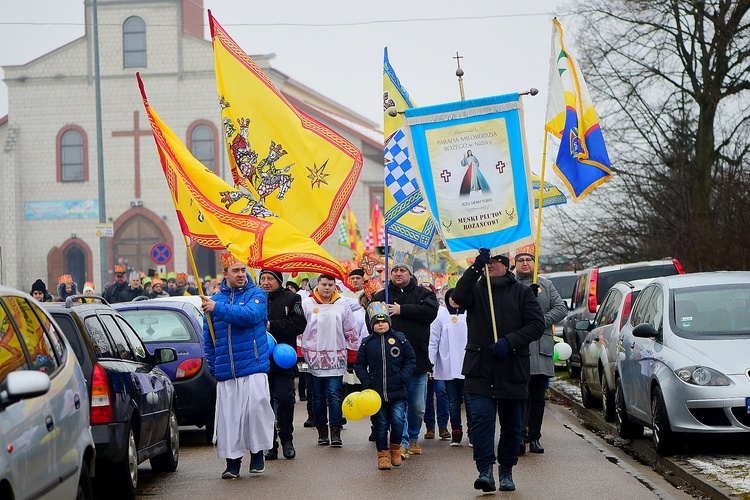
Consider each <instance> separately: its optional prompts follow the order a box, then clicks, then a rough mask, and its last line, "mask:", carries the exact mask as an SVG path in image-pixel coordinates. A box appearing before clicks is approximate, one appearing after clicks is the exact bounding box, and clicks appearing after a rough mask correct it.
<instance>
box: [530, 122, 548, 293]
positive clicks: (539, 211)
mask: <svg viewBox="0 0 750 500" xmlns="http://www.w3.org/2000/svg"><path fill="white" fill-rule="evenodd" d="M548 135H549V134H548V133H547V131H546V130H545V131H544V142H543V145H542V175H541V179H539V208H538V209H537V216H536V242H535V245H534V279H533V281H532V283H536V280H537V274H538V273H539V245H540V242H541V239H542V206H543V205H544V172H545V170H546V166H547V136H548ZM533 191H534V190H533V189H532V192H533Z"/></svg>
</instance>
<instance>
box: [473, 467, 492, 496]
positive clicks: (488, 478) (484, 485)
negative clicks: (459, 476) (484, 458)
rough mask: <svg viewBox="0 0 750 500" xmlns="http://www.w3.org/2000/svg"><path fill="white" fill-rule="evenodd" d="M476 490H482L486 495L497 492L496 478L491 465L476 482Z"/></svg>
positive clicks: (481, 473) (480, 474)
mask: <svg viewBox="0 0 750 500" xmlns="http://www.w3.org/2000/svg"><path fill="white" fill-rule="evenodd" d="M474 489H475V490H482V491H484V492H485V493H489V492H490V491H495V478H494V477H493V476H492V466H491V465H489V466H487V468H485V469H484V470H483V471H482V472H480V473H479V477H478V478H476V480H475V481H474Z"/></svg>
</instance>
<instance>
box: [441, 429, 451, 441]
mask: <svg viewBox="0 0 750 500" xmlns="http://www.w3.org/2000/svg"><path fill="white" fill-rule="evenodd" d="M438 432H439V434H440V439H441V440H443V441H450V440H451V432H450V431H449V430H448V429H447V428H445V427H440V429H438Z"/></svg>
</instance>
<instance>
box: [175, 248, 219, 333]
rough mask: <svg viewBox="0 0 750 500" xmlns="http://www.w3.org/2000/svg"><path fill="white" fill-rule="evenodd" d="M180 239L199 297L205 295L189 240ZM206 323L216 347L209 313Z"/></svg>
mask: <svg viewBox="0 0 750 500" xmlns="http://www.w3.org/2000/svg"><path fill="white" fill-rule="evenodd" d="M182 237H183V238H185V248H187V252H188V258H189V259H190V267H191V268H192V270H193V276H195V284H196V285H197V286H198V293H199V294H201V295H206V293H205V292H204V291H203V282H202V280H201V279H200V276H198V267H197V266H196V265H195V258H194V257H193V250H192V249H191V248H190V240H189V239H188V237H187V236H185V235H184V234H183V235H182ZM206 323H208V331H209V332H211V340H212V341H213V343H214V345H216V334H215V333H214V322H213V321H211V315H210V314H209V313H206Z"/></svg>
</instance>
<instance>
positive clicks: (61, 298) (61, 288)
mask: <svg viewBox="0 0 750 500" xmlns="http://www.w3.org/2000/svg"><path fill="white" fill-rule="evenodd" d="M73 295H78V285H76V283H75V281H74V282H73V290H72V291H71V292H70V293H68V292H67V291H66V290H65V283H58V284H57V297H58V299H57V301H58V302H65V299H67V298H68V297H71V296H73Z"/></svg>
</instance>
